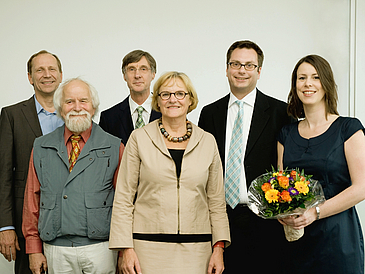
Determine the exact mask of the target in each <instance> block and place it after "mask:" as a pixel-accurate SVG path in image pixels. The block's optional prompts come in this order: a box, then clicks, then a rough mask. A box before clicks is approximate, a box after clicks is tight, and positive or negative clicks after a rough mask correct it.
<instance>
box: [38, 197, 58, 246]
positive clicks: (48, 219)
mask: <svg viewBox="0 0 365 274" xmlns="http://www.w3.org/2000/svg"><path fill="white" fill-rule="evenodd" d="M56 197H57V195H56V194H52V193H48V192H41V197H40V204H39V207H40V208H39V220H38V230H39V235H40V237H41V239H42V240H43V241H51V240H53V239H55V238H56V235H57V231H58V230H59V229H60V209H59V206H57V205H56V199H57V198H56Z"/></svg>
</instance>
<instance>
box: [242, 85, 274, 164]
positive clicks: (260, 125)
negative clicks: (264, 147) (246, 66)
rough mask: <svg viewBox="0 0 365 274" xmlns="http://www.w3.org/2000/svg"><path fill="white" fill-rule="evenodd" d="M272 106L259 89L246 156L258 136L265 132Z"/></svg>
mask: <svg viewBox="0 0 365 274" xmlns="http://www.w3.org/2000/svg"><path fill="white" fill-rule="evenodd" d="M269 108H270V105H269V103H268V102H267V100H266V98H265V97H264V96H263V94H262V93H261V92H260V91H259V90H257V94H256V102H255V106H254V110H253V114H252V120H251V127H250V133H249V135H248V139H247V145H246V153H245V158H246V157H247V155H248V154H249V153H250V152H251V150H252V148H253V147H254V145H255V143H256V141H257V139H258V137H259V136H260V135H261V134H262V133H263V132H264V129H265V127H266V124H267V122H268V120H269V118H270V115H269V114H268V113H266V111H267V110H268V109H269Z"/></svg>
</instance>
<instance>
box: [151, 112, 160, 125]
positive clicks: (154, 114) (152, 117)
mask: <svg viewBox="0 0 365 274" xmlns="http://www.w3.org/2000/svg"><path fill="white" fill-rule="evenodd" d="M160 117H161V112H157V111H154V110H152V112H151V115H150V121H149V122H150V123H151V122H153V121H154V120H156V119H158V118H160Z"/></svg>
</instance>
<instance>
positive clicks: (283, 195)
mask: <svg viewBox="0 0 365 274" xmlns="http://www.w3.org/2000/svg"><path fill="white" fill-rule="evenodd" d="M311 177H312V175H305V174H304V170H302V171H299V169H298V168H297V169H292V170H287V169H285V170H284V171H276V170H275V169H274V168H273V169H272V171H271V172H268V173H265V174H263V175H260V176H259V177H257V178H256V179H255V180H253V181H252V183H251V185H250V187H249V189H248V206H249V208H250V209H251V210H252V212H254V213H255V214H256V215H258V216H260V217H262V218H264V219H281V218H286V217H289V216H293V215H300V214H303V213H304V212H305V211H306V210H308V209H310V208H312V207H315V206H317V205H319V204H321V203H323V202H324V201H325V198H324V194H323V190H322V186H321V184H320V183H318V181H316V180H313V179H311ZM284 230H285V236H286V239H287V240H288V241H295V240H298V239H299V238H300V237H302V236H303V235H304V229H301V230H294V229H293V228H291V227H289V226H284Z"/></svg>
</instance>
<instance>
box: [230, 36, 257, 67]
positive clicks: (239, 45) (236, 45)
mask: <svg viewBox="0 0 365 274" xmlns="http://www.w3.org/2000/svg"><path fill="white" fill-rule="evenodd" d="M243 48H246V49H253V50H254V51H256V53H257V61H258V69H259V68H260V67H262V64H263V63H264V53H263V51H262V50H261V48H260V47H259V46H258V45H257V44H255V43H254V42H252V41H249V40H244V41H237V42H234V43H233V44H232V45H231V46H230V47H229V49H228V51H227V66H228V63H229V60H230V59H231V55H232V52H233V51H234V50H235V49H243Z"/></svg>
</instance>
